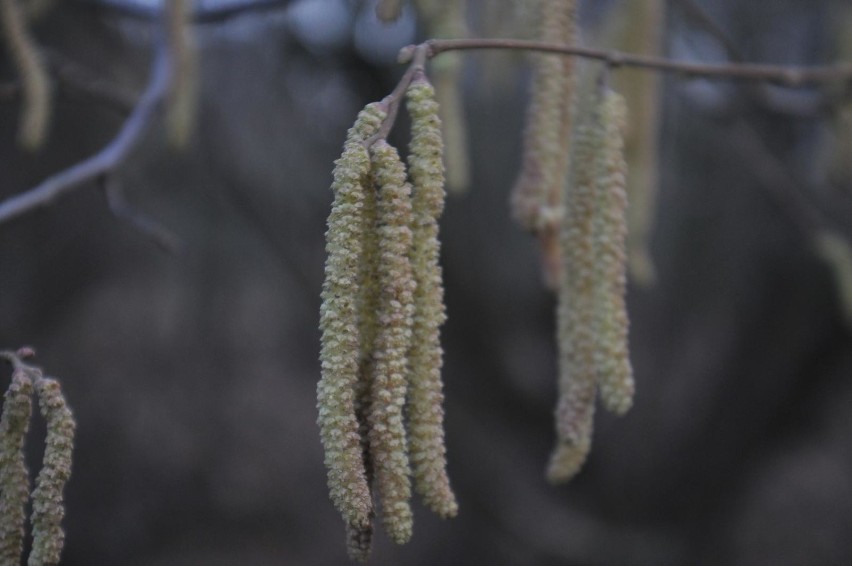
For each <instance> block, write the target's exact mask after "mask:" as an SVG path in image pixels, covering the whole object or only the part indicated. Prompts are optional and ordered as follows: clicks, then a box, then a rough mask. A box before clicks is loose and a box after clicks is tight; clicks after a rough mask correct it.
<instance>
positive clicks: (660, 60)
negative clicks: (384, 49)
mask: <svg viewBox="0 0 852 566" xmlns="http://www.w3.org/2000/svg"><path fill="white" fill-rule="evenodd" d="M424 45H426V46H427V47H428V56H429V58H431V57H435V56H436V55H439V54H441V53H444V52H447V51H460V50H472V49H519V50H525V51H540V52H544V53H558V54H562V55H575V56H577V57H583V58H586V59H597V60H599V61H603V62H604V63H607V64H608V65H609V66H611V67H619V66H625V67H640V68H645V69H654V70H658V71H663V72H668V73H675V74H679V75H686V76H692V77H708V78H719V79H733V80H750V81H767V82H773V83H778V84H781V85H784V86H789V87H799V86H804V85H809V84H816V83H822V82H831V81H843V80H849V79H852V63H838V64H833V65H817V66H811V67H791V66H786V65H764V64H760V63H722V64H705V63H692V62H689V61H676V60H673V59H666V58H664V57H651V56H647V55H637V54H633V53H623V52H620V51H607V50H602V49H590V48H588V47H580V46H574V45H559V44H555V43H545V42H542V41H528V40H521V39H430V40H428V41H426V42H425V43H424ZM404 49H410V47H409V48H404Z"/></svg>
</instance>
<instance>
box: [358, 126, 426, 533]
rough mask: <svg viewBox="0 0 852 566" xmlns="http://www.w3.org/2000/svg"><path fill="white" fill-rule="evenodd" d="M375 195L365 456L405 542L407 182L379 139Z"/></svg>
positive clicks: (410, 291)
mask: <svg viewBox="0 0 852 566" xmlns="http://www.w3.org/2000/svg"><path fill="white" fill-rule="evenodd" d="M370 157H371V160H372V170H373V173H374V176H375V181H376V186H377V187H378V190H379V198H378V207H377V212H378V236H379V245H378V250H379V266H378V271H379V273H378V281H379V288H380V289H381V295H380V297H379V308H378V329H377V333H376V342H375V349H374V351H373V379H372V382H371V384H370V409H369V411H368V416H367V421H368V423H369V439H370V459H371V462H372V464H373V473H374V474H375V484H376V491H377V492H378V496H379V501H380V503H381V509H382V524H383V526H384V528H385V530H386V531H387V533H388V535H389V536H390V538H391V540H393V541H394V542H396V543H397V544H403V543H405V542H408V540H409V539H410V538H411V531H412V514H411V505H410V499H411V480H410V478H409V476H410V474H411V470H410V467H409V461H408V443H407V440H406V432H405V426H404V422H403V406H404V405H405V397H406V378H407V375H406V374H407V373H408V366H407V362H408V359H407V358H408V350H409V348H410V347H411V325H412V315H413V311H414V303H413V301H414V297H413V295H414V290H415V285H416V284H415V282H414V277H413V275H412V272H411V262H410V259H409V254H410V253H411V186H410V185H409V184H408V183H407V182H406V178H405V166H404V165H403V164H402V161H400V159H399V154H398V153H397V151H396V149H394V148H393V147H391V146H390V145H388V143H387V142H386V141H384V140H379V141H377V142H375V143H374V144H373V146H372V147H371V148H370Z"/></svg>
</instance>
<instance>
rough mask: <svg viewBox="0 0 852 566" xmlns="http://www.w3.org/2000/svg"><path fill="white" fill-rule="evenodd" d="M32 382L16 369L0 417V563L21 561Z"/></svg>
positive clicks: (27, 490)
mask: <svg viewBox="0 0 852 566" xmlns="http://www.w3.org/2000/svg"><path fill="white" fill-rule="evenodd" d="M32 393H33V383H32V380H31V379H30V377H29V376H28V375H27V372H26V371H24V370H22V369H16V370H15V371H14V373H13V374H12V383H11V384H10V385H9V389H7V390H6V395H5V399H4V401H3V416H2V418H0V564H20V561H21V553H22V552H23V545H24V542H23V541H24V517H25V507H26V504H27V500H28V499H29V493H30V486H29V476H28V473H27V466H26V463H25V462H24V438H25V437H26V435H27V429H28V428H29V424H30V414H31V413H32V401H31V397H32Z"/></svg>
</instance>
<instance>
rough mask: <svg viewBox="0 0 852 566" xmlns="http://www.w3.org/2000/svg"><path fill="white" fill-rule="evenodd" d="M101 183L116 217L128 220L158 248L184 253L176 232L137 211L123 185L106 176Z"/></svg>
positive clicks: (168, 251)
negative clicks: (128, 199)
mask: <svg viewBox="0 0 852 566" xmlns="http://www.w3.org/2000/svg"><path fill="white" fill-rule="evenodd" d="M101 182H102V184H103V188H104V193H105V194H106V198H107V204H108V205H109V209H110V210H111V211H112V213H113V214H114V215H115V216H116V217H118V218H120V219H122V220H126V221H127V222H128V223H129V224H130V225H131V226H133V227H134V228H136V229H137V230H138V231H139V232H141V233H142V234H143V235H145V236H146V237H148V238H150V239H151V240H153V241H154V243H155V244H157V247H159V248H160V249H161V250H163V251H164V252H166V253H168V254H171V255H178V254H179V253H180V252H181V251H182V249H183V242H182V241H181V239H180V238H179V237H178V236H177V235H176V234H175V233H174V232H172V231H171V230H169V229H168V228H166V227H165V226H163V225H162V224H161V223H160V222H158V221H157V220H156V219H155V218H153V217H151V216H149V215H147V214H145V213H144V212H142V211H141V210H137V209H136V208H134V207H133V205H132V204H130V203H129V202H128V201H127V197H126V196H125V194H124V187H123V186H122V185H121V183H118V182H116V181H115V180H114V179H110V178H109V177H106V176H104V177H101Z"/></svg>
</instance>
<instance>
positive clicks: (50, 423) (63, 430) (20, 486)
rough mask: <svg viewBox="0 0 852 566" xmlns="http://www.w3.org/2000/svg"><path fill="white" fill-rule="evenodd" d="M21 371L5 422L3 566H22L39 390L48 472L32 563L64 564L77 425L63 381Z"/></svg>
mask: <svg viewBox="0 0 852 566" xmlns="http://www.w3.org/2000/svg"><path fill="white" fill-rule="evenodd" d="M22 366H23V367H16V369H15V370H14V372H13V374H12V382H11V384H10V385H9V389H8V390H7V391H6V394H5V399H4V402H3V415H2V417H0V510H2V513H0V564H20V560H21V555H22V554H23V537H24V518H25V509H26V504H27V501H28V500H29V498H30V495H29V491H30V490H29V487H30V486H29V473H28V471H27V468H26V464H25V462H24V441H25V438H26V434H27V430H28V428H29V421H30V416H31V415H32V401H31V398H32V395H33V390H35V393H36V395H37V397H38V401H39V408H40V411H41V415H42V417H43V418H44V419H45V421H46V424H47V427H46V428H47V438H46V439H45V449H44V457H43V459H42V467H41V470H40V471H39V473H38V476H37V477H36V481H35V489H34V490H33V492H32V516H31V517H30V522H31V524H32V527H33V530H32V536H33V542H32V549H31V551H30V555H29V558H28V560H27V564H28V565H29V566H42V565H47V564H58V563H59V560H60V557H61V554H62V547H63V545H64V542H65V533H64V531H63V530H62V518H63V517H64V515H65V505H64V501H63V494H62V492H63V490H64V489H65V484H66V483H67V481H68V479H69V477H70V476H71V457H72V451H73V447H74V432H75V428H76V425H75V422H74V418H73V416H72V415H71V411H70V409H69V408H68V404H67V403H66V401H65V397H63V395H62V391H61V389H60V386H59V382H58V381H56V380H55V379H52V378H44V377H42V375H41V371H40V370H39V369H37V368H34V367H30V366H25V365H23V364H22Z"/></svg>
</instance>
